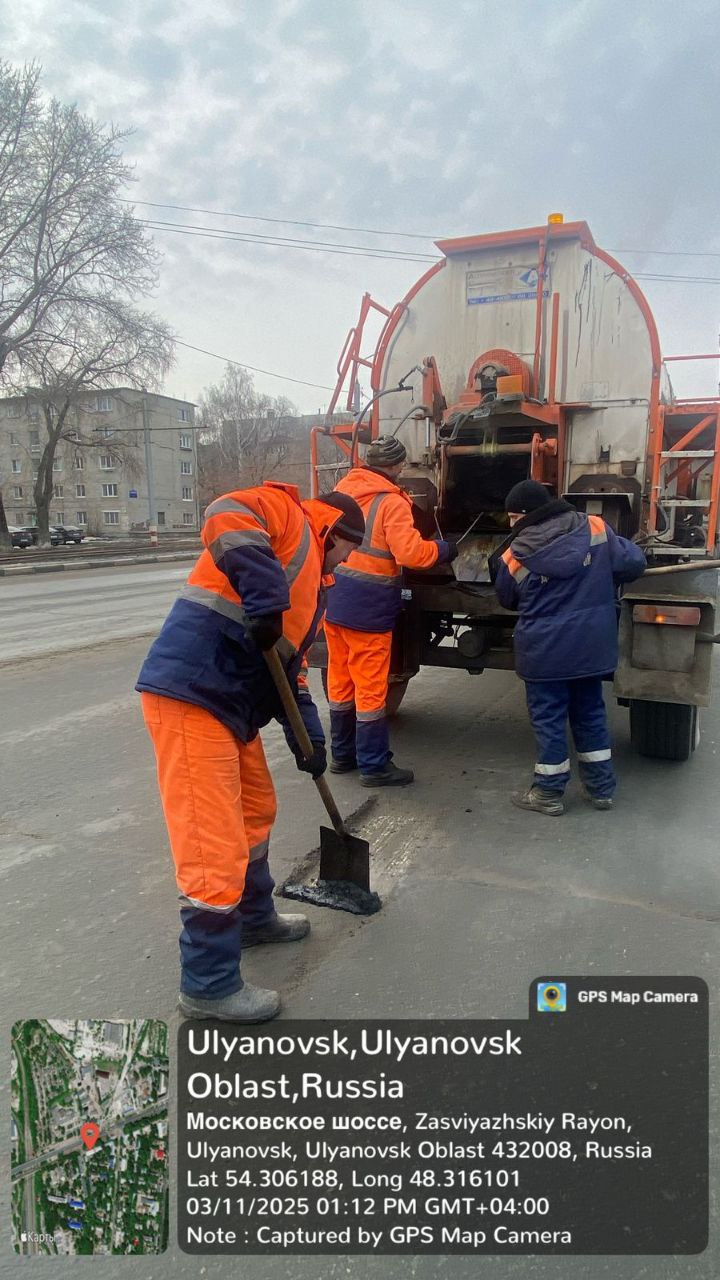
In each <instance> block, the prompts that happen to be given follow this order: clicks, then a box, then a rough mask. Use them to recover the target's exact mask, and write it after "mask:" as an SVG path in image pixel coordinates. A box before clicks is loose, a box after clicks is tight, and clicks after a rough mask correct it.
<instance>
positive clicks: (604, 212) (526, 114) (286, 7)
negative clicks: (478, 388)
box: [0, 0, 720, 412]
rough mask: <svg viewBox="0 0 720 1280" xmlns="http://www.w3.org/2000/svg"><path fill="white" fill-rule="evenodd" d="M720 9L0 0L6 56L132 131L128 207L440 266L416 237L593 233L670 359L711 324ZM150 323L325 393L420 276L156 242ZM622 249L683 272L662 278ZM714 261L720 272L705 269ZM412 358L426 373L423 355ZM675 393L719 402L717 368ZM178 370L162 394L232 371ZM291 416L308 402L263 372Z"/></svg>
mask: <svg viewBox="0 0 720 1280" xmlns="http://www.w3.org/2000/svg"><path fill="white" fill-rule="evenodd" d="M719 36H720V19H719V18H718V6H717V0H684V2H683V4H678V3H669V2H668V0H651V2H648V0H635V3H628V0H561V2H559V3H556V2H555V0H503V2H499V0H498V2H496V0H489V2H488V3H482V2H481V0H455V2H454V3H445V4H440V3H438V0H396V2H395V3H393V0H363V2H362V3H360V2H358V3H355V2H354V0H248V2H247V3H244V4H241V3H239V0H238V2H235V0H206V3H205V4H200V3H198V0H176V2H174V3H173V2H172V0H85V2H82V0H63V4H62V5H58V4H57V2H56V0H4V3H3V5H2V9H1V10H0V49H2V53H3V56H5V57H7V58H9V59H10V60H11V61H14V62H23V61H25V60H29V59H31V58H36V59H37V60H39V61H40V62H41V63H42V65H43V67H44V69H45V83H46V86H47V88H48V90H49V91H51V92H53V93H54V94H56V95H57V96H58V97H59V98H61V99H63V100H65V101H70V100H72V101H76V102H77V103H78V105H79V106H80V108H81V109H82V110H83V111H86V112H89V113H91V114H92V115H94V116H96V117H97V118H99V119H103V120H112V121H114V122H115V123H116V124H117V125H119V126H121V127H130V128H132V129H133V130H134V134H133V137H132V138H131V139H130V140H129V141H128V143H127V155H128V157H129V158H130V159H131V160H132V162H133V164H134V165H135V166H136V173H137V182H136V183H135V185H134V188H133V191H132V195H133V198H134V199H135V200H137V201H139V200H144V201H155V202H158V203H168V204H180V205H194V206H199V207H202V208H205V209H212V210H226V211H234V212H235V213H238V214H243V215H251V216H252V217H253V218H257V217H258V216H264V217H268V218H278V219H288V220H295V221H301V222H302V221H310V222H317V223H337V224H341V225H344V226H348V227H368V228H377V229H380V230H382V231H388V232H389V231H403V232H417V233H420V234H422V235H428V236H430V237H431V238H430V239H428V240H425V241H423V240H411V239H402V238H397V237H393V236H390V235H389V234H388V235H383V236H368V235H364V236H361V235H358V233H357V232H355V231H353V232H350V231H346V232H341V231H332V232H323V231H321V230H313V229H311V228H309V227H305V228H303V227H293V226H291V225H273V224H272V223H263V222H259V221H257V222H256V221H246V220H239V219H229V218H224V219H219V218H213V217H209V216H208V215H206V214H199V213H196V214H189V213H182V212H178V211H174V210H171V209H166V210H162V209H160V208H157V209H150V208H148V207H146V206H143V205H140V204H138V205H137V213H138V214H139V215H141V216H150V217H154V218H160V219H164V220H168V221H170V220H171V221H176V222H183V223H186V224H187V223H195V224H196V225H198V226H203V227H208V226H217V227H218V228H221V229H226V230H232V231H235V232H237V233H240V234H248V233H260V234H264V235H269V234H280V235H283V236H288V237H295V238H304V239H308V238H311V239H314V240H316V241H320V240H324V241H328V240H332V241H335V242H337V243H344V244H352V245H364V246H366V247H367V248H368V249H371V248H375V249H376V250H377V249H378V248H385V249H396V250H400V251H402V252H408V253H428V252H432V237H435V236H438V237H440V236H447V235H465V234H472V233H475V234H477V233H482V232H487V231H495V230H502V229H506V228H510V227H522V226H532V225H536V224H539V223H543V222H544V221H545V219H546V216H547V214H548V213H549V212H551V211H554V210H560V211H562V212H563V213H564V214H565V217H566V220H573V219H584V220H585V221H587V222H588V223H589V224H590V227H591V229H592V231H593V234H594V236H595V239H596V241H597V243H598V244H600V245H601V246H602V247H603V248H606V249H609V250H612V251H616V252H617V251H623V252H620V253H619V256H620V258H621V260H623V261H624V263H625V265H626V266H627V267H628V268H629V269H631V270H634V271H637V272H641V271H642V272H655V273H657V272H662V273H668V272H670V273H672V274H676V275H683V274H684V275H694V276H704V277H713V276H714V277H717V278H718V283H716V284H713V283H676V282H668V283H659V282H653V281H646V280H643V281H641V283H642V286H643V288H644V289H645V291H646V293H647V296H648V298H649V300H650V303H651V306H652V307H653V310H654V312H655V315H656V318H657V321H658V325H659V329H660V337H661V343H662V346H663V350H664V352H665V353H666V354H674V353H678V352H682V351H701V350H704V351H713V350H715V349H716V348H717V341H718V329H719V327H720V219H719V218H718V209H719V208H720V168H719V166H718V162H717V157H718V141H719V138H718V101H719V99H720V93H719V90H718V85H719V84H720V56H719V54H718V47H719V46H720V39H719V38H718V37H719ZM155 235H156V240H157V243H158V245H159V246H160V247H161V248H162V250H163V252H164V261H163V266H162V275H161V284H160V288H159V291H158V295H157V298H156V299H155V302H154V304H153V305H154V307H155V309H156V310H157V311H158V312H160V313H161V314H162V315H163V316H164V317H165V318H166V319H167V320H168V321H170V323H171V324H172V325H173V326H174V327H175V329H176V330H177V332H178V334H179V335H180V337H181V338H183V339H184V340H185V341H186V342H188V343H191V344H194V345H196V346H200V347H205V348H208V349H209V350H211V351H215V352H219V353H221V354H224V355H227V356H231V357H233V358H234V359H237V360H240V361H245V362H247V363H249V364H251V365H256V366H260V367H262V368H263V369H266V370H272V371H276V372H277V373H284V374H288V375H291V376H292V377H295V378H299V379H305V380H307V381H309V382H312V383H319V384H326V385H327V384H332V383H333V381H334V378H333V373H334V369H335V363H336V360H337V356H338V354H339V349H340V347H341V345H342V342H343V340H344V337H345V334H346V332H347V329H348V328H349V326H350V325H351V324H352V323H353V321H354V319H355V316H356V313H357V309H358V305H359V302H360V297H361V295H362V293H363V292H364V291H365V290H367V289H369V290H370V291H371V292H372V293H373V296H374V297H376V298H378V300H380V301H382V302H384V303H386V304H387V305H390V304H392V303H393V302H395V301H397V300H398V299H399V298H400V297H401V296H402V295H403V294H404V292H405V291H406V289H407V288H408V287H409V286H410V285H411V284H412V283H413V281H414V280H415V279H417V277H418V276H419V275H420V274H421V273H422V271H423V270H424V267H423V265H422V264H421V263H417V262H400V261H393V262H389V261H378V260H376V259H373V258H364V257H357V258H352V257H348V256H342V255H339V254H330V253H326V252H316V251H312V252H311V251H306V250H301V249H298V248H292V247H282V248H278V247H269V246H267V245H259V244H252V245H250V244H247V243H237V242H235V243H224V244H223V243H221V242H220V241H218V240H214V239H202V238H197V237H195V238H193V237H189V236H186V235H181V234H178V233H177V232H165V233H161V232H156V233H155ZM630 249H644V250H650V249H653V250H683V251H685V252H692V253H705V254H708V255H709V256H707V257H692V256H688V257H661V256H651V255H649V254H637V253H630V252H627V250H630ZM713 253H714V254H715V257H713V256H711V255H712V254H713ZM421 354H425V353H421ZM696 368H697V370H698V372H697V375H696V376H695V378H694V380H693V381H691V382H690V383H687V382H685V383H683V382H681V384H680V385H681V387H684V388H685V389H690V390H692V391H698V392H700V391H703V390H704V391H708V390H709V391H711V392H712V391H713V389H714V385H713V384H714V381H715V378H716V370H715V369H714V367H713V369H712V372H711V370H710V368H709V367H707V366H706V367H705V368H703V367H702V366H696ZM222 371H223V365H222V363H221V362H220V361H218V360H214V359H212V358H210V357H206V356H200V355H196V354H195V353H193V352H190V351H187V350H185V349H183V348H179V349H178V360H177V365H176V368H175V370H174V372H173V373H172V374H171V376H170V378H169V379H168V382H167V384H166V390H167V392H168V394H171V395H177V396H181V397H186V398H188V399H196V398H197V395H198V392H199V391H200V389H201V388H202V387H203V386H205V385H207V384H208V383H210V382H213V381H217V380H218V379H219V378H220V376H221V375H222ZM256 383H257V386H258V387H259V388H260V389H261V390H264V391H268V392H271V393H273V394H280V393H282V394H285V395H288V396H290V398H291V399H292V400H293V401H294V403H295V404H296V405H297V406H298V408H299V409H301V410H302V411H307V412H311V411H314V410H315V409H317V408H318V407H319V406H321V405H324V404H325V403H326V402H327V392H326V391H323V390H321V389H314V388H310V387H302V386H297V385H293V383H291V382H283V381H280V380H278V379H276V378H271V377H267V376H265V375H257V376H256Z"/></svg>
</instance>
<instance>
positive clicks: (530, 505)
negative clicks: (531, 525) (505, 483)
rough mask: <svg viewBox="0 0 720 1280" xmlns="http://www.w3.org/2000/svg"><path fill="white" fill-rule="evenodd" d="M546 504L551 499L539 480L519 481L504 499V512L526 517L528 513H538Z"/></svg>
mask: <svg viewBox="0 0 720 1280" xmlns="http://www.w3.org/2000/svg"><path fill="white" fill-rule="evenodd" d="M548 502H552V498H551V496H550V494H549V493H548V491H547V489H546V488H545V485H544V484H540V481H539V480H521V481H520V483H519V484H514V485H513V487H512V489H511V490H510V492H509V494H508V496H507V498H506V499H505V510H506V511H515V512H518V513H520V512H522V514H523V515H527V514H528V512H530V511H539V509H540V507H544V506H546V505H547V503H548Z"/></svg>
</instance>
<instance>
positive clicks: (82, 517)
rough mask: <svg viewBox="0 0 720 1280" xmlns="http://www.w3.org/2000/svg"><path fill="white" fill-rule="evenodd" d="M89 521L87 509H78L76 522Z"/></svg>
mask: <svg viewBox="0 0 720 1280" xmlns="http://www.w3.org/2000/svg"><path fill="white" fill-rule="evenodd" d="M87 522H88V521H87V511H76V512H75V523H76V524H87Z"/></svg>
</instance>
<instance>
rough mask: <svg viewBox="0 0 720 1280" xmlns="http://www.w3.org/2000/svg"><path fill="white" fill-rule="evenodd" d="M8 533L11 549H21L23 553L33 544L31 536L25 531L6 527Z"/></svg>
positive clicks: (9, 526)
mask: <svg viewBox="0 0 720 1280" xmlns="http://www.w3.org/2000/svg"><path fill="white" fill-rule="evenodd" d="M8 533H9V534H10V545H11V546H12V547H21V548H22V550H23V551H24V550H25V549H26V547H31V546H32V544H33V540H32V535H31V534H30V533H29V532H28V530H27V529H18V528H17V527H16V526H14V525H8Z"/></svg>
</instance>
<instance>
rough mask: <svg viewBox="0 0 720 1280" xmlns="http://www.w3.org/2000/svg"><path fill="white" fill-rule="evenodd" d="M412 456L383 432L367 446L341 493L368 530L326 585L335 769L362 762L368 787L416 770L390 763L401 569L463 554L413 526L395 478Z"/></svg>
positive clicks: (403, 780) (396, 782) (399, 782)
mask: <svg viewBox="0 0 720 1280" xmlns="http://www.w3.org/2000/svg"><path fill="white" fill-rule="evenodd" d="M406 457H407V453H406V450H405V446H404V445H403V444H402V443H401V441H400V440H397V439H396V438H395V437H394V436H379V437H378V438H377V439H376V440H374V441H373V442H372V443H371V444H370V445H369V447H368V450H367V454H366V457H365V466H360V467H353V469H352V470H351V471H349V472H348V474H347V476H345V477H344V479H342V480H341V481H340V483H339V484H338V492H339V493H344V494H348V495H349V496H350V497H352V498H354V499H355V500H356V502H357V503H358V504H359V506H360V507H361V509H362V512H363V515H364V517H365V537H364V539H363V542H362V545H361V546H359V547H357V548H356V549H355V550H354V551H353V553H352V555H351V556H350V557H349V558H348V561H347V564H343V565H341V566H340V567H339V568H338V571H337V573H336V574H335V584H334V586H333V587H332V588H331V590H330V591H329V592H328V607H327V615H326V621H325V636H326V639H327V647H328V700H329V702H330V724H331V730H332V762H331V765H330V770H331V772H332V773H346V772H350V771H351V770H353V769H356V768H357V767H358V766H359V767H360V781H361V783H362V785H363V786H364V787H389V786H405V785H407V783H409V782H412V781H413V776H414V775H413V771H412V769H399V768H398V767H397V765H395V764H393V762H392V752H391V750H390V741H389V735H388V726H387V716H386V709H385V703H386V699H387V689H388V675H389V671H390V646H391V641H392V630H393V626H394V624H395V619H396V618H397V615H398V613H399V612H400V608H401V588H402V569H432V568H434V567H435V566H436V565H442V564H449V563H450V561H452V560H454V559H455V556H456V555H457V547H456V545H455V543H454V542H445V541H442V540H440V539H430V540H426V539H425V538H422V537H421V536H420V534H419V533H418V531H417V529H416V528H415V525H414V523H413V512H412V499H411V498H410V497H409V495H408V494H407V493H405V491H404V490H403V489H401V488H400V486H399V485H398V484H397V480H398V478H399V476H400V473H401V472H402V470H403V466H404V464H405V460H406Z"/></svg>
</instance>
